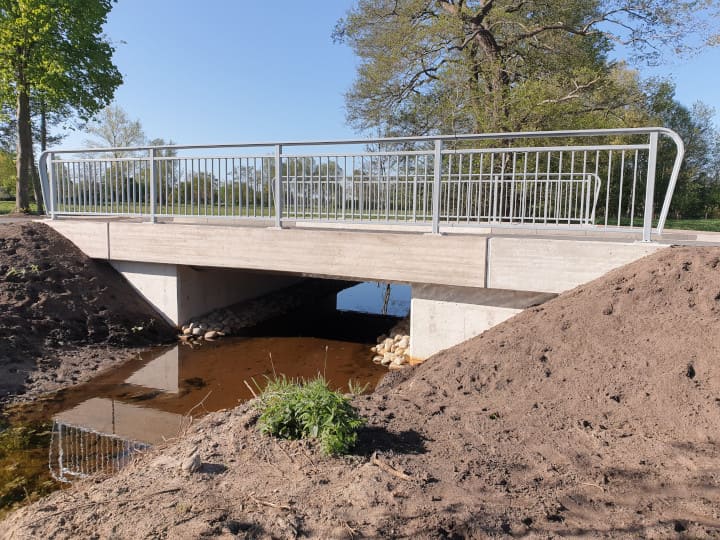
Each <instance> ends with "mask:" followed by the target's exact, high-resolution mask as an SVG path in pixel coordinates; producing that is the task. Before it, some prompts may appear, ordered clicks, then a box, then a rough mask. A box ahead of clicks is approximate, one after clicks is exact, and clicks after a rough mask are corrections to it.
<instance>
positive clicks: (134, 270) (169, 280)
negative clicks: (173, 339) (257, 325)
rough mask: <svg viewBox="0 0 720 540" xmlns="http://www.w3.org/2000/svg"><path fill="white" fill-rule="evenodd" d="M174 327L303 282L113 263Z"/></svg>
mask: <svg viewBox="0 0 720 540" xmlns="http://www.w3.org/2000/svg"><path fill="white" fill-rule="evenodd" d="M110 263H111V264H112V266H113V267H114V268H115V269H116V270H117V271H118V272H120V274H122V276H123V277H124V278H125V279H126V280H127V281H128V282H129V283H130V285H132V287H133V288H134V289H135V290H137V291H138V292H139V293H140V294H141V295H142V296H143V297H144V298H145V299H146V300H147V301H148V302H149V303H150V304H152V305H153V306H154V307H155V309H157V310H158V312H160V314H161V315H162V316H163V317H164V318H165V319H166V320H167V321H168V322H170V323H171V324H173V325H176V326H179V325H181V324H183V323H184V322H186V321H188V320H190V319H191V318H193V317H197V316H199V315H203V314H205V313H208V312H210V311H212V310H214V309H219V308H223V307H226V306H229V305H232V304H235V303H237V302H242V301H244V300H250V299H252V298H257V297H259V296H262V295H265V294H268V293H270V292H273V291H276V290H278V289H282V288H285V287H289V286H290V285H293V284H295V283H297V282H299V281H301V280H302V278H300V277H298V276H286V275H281V274H272V273H268V272H253V271H249V270H237V269H229V268H209V267H193V266H186V265H180V264H163V263H148V262H137V261H110Z"/></svg>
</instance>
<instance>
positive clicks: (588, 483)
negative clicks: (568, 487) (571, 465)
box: [580, 482, 605, 491]
mask: <svg viewBox="0 0 720 540" xmlns="http://www.w3.org/2000/svg"><path fill="white" fill-rule="evenodd" d="M580 485H581V486H590V487H595V488H598V489H599V490H600V491H605V488H604V487H602V486H599V485H597V484H591V483H590V482H580Z"/></svg>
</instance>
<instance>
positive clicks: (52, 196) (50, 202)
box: [40, 153, 57, 219]
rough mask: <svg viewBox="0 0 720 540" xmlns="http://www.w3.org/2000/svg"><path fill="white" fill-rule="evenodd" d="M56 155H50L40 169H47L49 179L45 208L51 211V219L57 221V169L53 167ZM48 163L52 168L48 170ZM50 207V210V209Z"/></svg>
mask: <svg viewBox="0 0 720 540" xmlns="http://www.w3.org/2000/svg"><path fill="white" fill-rule="evenodd" d="M54 157H55V154H52V153H51V154H48V156H47V159H46V160H45V163H41V164H40V168H42V167H43V166H44V167H45V170H46V174H47V177H48V191H49V193H48V200H47V201H45V208H47V209H48V210H49V211H50V219H57V217H56V216H55V167H54V166H53V158H54ZM48 163H50V167H49V168H48ZM48 207H49V208H48Z"/></svg>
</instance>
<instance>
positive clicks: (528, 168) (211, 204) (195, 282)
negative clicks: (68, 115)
mask: <svg viewBox="0 0 720 540" xmlns="http://www.w3.org/2000/svg"><path fill="white" fill-rule="evenodd" d="M660 137H668V138H669V139H670V140H672V141H673V142H675V151H674V155H672V156H666V155H663V154H662V152H660V151H659V148H660V145H659V144H658V141H659V138H660ZM359 145H362V146H363V148H361V149H360V150H358V149H357V147H358V146H359ZM321 147H322V149H323V151H322V152H321V151H319V150H318V148H321ZM263 148H265V149H266V150H268V149H269V150H270V151H269V152H268V151H265V152H262V151H258V150H262V149H263ZM288 148H291V149H293V150H294V151H293V152H291V153H288V152H287V149H288ZM663 148H664V147H663ZM228 152H231V154H228ZM88 156H89V157H88ZM682 157H683V146H682V141H680V139H679V137H677V135H676V134H675V133H673V132H671V131H669V130H666V129H662V128H648V129H628V130H599V131H572V132H543V133H512V134H507V133H505V134H490V135H468V136H452V137H428V138H401V139H376V140H371V141H365V140H363V141H315V142H308V143H294V142H293V143H256V144H250V145H223V146H219V147H206V146H203V147H187V146H174V147H147V148H129V149H128V148H125V149H92V150H87V149H85V150H80V151H69V150H68V151H50V152H46V153H44V154H43V155H42V157H41V177H42V180H43V182H42V183H43V190H44V194H45V198H46V207H47V208H48V213H49V214H50V217H51V218H52V219H51V220H49V221H48V223H49V224H50V225H51V226H52V227H54V228H55V229H56V230H57V231H59V232H60V233H61V234H63V235H65V236H66V237H68V238H69V239H70V240H71V241H73V242H74V243H75V244H76V245H78V246H79V247H80V248H81V249H82V250H83V251H84V252H85V253H86V254H87V255H89V256H90V257H94V258H98V259H104V260H108V261H110V262H111V264H112V265H113V266H114V267H115V268H116V269H117V270H118V271H120V272H121V273H122V274H123V275H124V276H125V277H126V278H127V279H128V281H129V282H130V283H131V284H132V285H133V286H134V287H135V288H136V289H137V290H138V291H140V292H141V293H142V294H143V295H144V296H145V297H146V298H147V299H148V300H149V301H150V302H151V303H152V304H153V305H154V306H155V307H156V308H157V309H158V310H159V311H160V312H161V313H163V314H164V315H165V317H166V318H167V319H168V320H169V321H171V322H173V323H174V324H181V323H182V322H185V321H186V320H188V319H189V318H191V317H193V316H197V315H200V314H203V313H206V312H208V311H210V310H212V309H215V308H219V307H223V306H225V305H229V304H232V303H235V302H238V301H241V300H243V299H249V298H253V297H257V296H260V295H262V294H265V293H267V292H270V291H272V290H277V289H279V288H282V287H285V286H288V285H290V284H292V283H294V282H295V281H297V280H298V279H301V278H302V277H305V276H314V277H322V278H328V279H344V280H355V281H369V280H373V281H383V282H395V283H408V284H411V285H412V305H411V336H412V340H411V341H412V355H413V356H415V357H418V358H424V357H427V356H429V355H431V354H433V353H434V352H436V351H438V350H441V349H443V348H446V347H449V346H451V345H454V344H456V343H459V342H461V341H463V340H465V339H468V338H470V337H472V336H474V335H477V334H479V333H481V332H482V331H484V330H485V329H487V328H489V327H491V326H493V325H495V324H497V323H499V322H501V321H503V320H505V319H507V318H508V317H510V316H512V315H514V314H515V313H518V312H519V311H521V310H522V309H524V308H526V307H528V306H531V305H536V304H539V303H542V302H543V301H545V300H547V299H549V298H552V297H553V296H554V295H556V294H557V293H560V292H563V291H565V290H568V289H570V288H573V287H575V286H577V285H579V284H582V283H585V282H587V281H589V280H592V279H594V278H596V277H599V276H601V275H603V274H604V273H606V272H608V271H609V270H612V269H613V268H616V267H618V266H621V265H624V264H627V263H629V262H632V261H634V260H636V259H638V258H640V257H643V256H645V255H647V254H649V253H652V252H654V251H656V250H658V249H662V248H663V247H665V246H667V245H668V244H669V243H670V242H677V241H703V240H706V241H707V240H710V241H714V240H715V239H714V238H710V237H707V238H705V237H702V236H698V235H697V234H693V233H687V234H674V235H669V234H667V233H666V232H665V231H664V224H665V218H666V217H667V212H668V209H669V205H670V201H671V198H672V192H673V189H674V185H675V181H676V179H677V174H678V171H679V167H680V163H681V161H682ZM658 160H663V163H667V162H669V163H671V164H672V166H671V170H670V171H669V177H668V178H665V179H660V180H662V183H661V184H659V185H662V186H663V187H664V188H665V189H664V192H663V193H659V194H656V193H655V186H656V183H659V182H658V179H656V168H657V167H656V165H657V163H658ZM668 160H669V161H668ZM655 216H657V217H658V219H657V221H655V220H654V217H655Z"/></svg>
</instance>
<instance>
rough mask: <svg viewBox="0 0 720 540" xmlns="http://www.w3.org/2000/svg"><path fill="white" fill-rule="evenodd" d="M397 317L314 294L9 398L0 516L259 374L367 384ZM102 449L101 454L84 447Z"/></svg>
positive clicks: (227, 400)
mask: <svg viewBox="0 0 720 540" xmlns="http://www.w3.org/2000/svg"><path fill="white" fill-rule="evenodd" d="M365 289H366V290H365V292H364V293H363V294H366V293H367V291H368V290H369V289H368V288H367V287H366V288H365ZM373 294H376V295H377V291H376V290H375V289H373ZM348 296H350V297H351V298H352V294H351V295H346V298H347V297H348ZM381 296H382V295H379V296H378V297H381ZM351 298H350V299H351ZM338 307H340V308H342V307H343V305H342V302H341V301H338ZM372 309H375V310H376V311H378V310H379V308H378V306H374V308H372ZM397 320H398V319H397V317H393V316H385V315H377V314H367V313H357V312H351V311H341V310H336V309H335V304H334V302H327V301H319V302H318V303H317V305H316V306H311V307H310V308H306V309H304V310H302V311H298V312H295V313H292V314H289V315H285V316H282V317H278V318H276V319H273V320H271V321H267V322H265V323H262V324H259V325H257V326H256V327H254V328H252V329H249V330H248V331H247V332H246V333H247V335H246V336H242V337H233V338H226V339H223V340H220V341H216V342H212V343H210V342H205V343H203V344H202V345H201V346H198V347H190V346H186V345H177V346H172V347H162V348H154V349H150V350H148V351H145V352H142V353H139V354H138V356H137V357H136V358H134V359H132V360H130V361H128V362H126V363H124V364H122V365H121V366H119V367H117V368H114V369H112V370H109V371H107V372H105V373H103V374H100V375H99V376H97V377H95V378H94V379H92V380H90V381H89V382H87V383H84V384H80V385H77V386H74V387H71V388H66V389H63V390H60V391H58V392H55V393H52V394H48V395H46V396H43V397H41V398H39V399H37V400H36V401H35V402H34V403H31V404H28V405H24V406H19V407H15V408H13V409H12V410H10V411H8V413H9V414H8V415H7V421H8V423H7V424H6V425H4V426H2V425H0V519H1V518H2V516H3V514H5V513H6V512H7V511H8V510H9V509H10V508H12V507H13V506H14V505H16V504H17V503H19V502H22V501H27V500H34V499H36V498H37V497H39V496H42V495H44V494H46V493H49V492H50V491H53V490H55V489H57V488H58V487H60V486H61V484H60V483H58V482H57V481H55V479H54V478H53V476H54V477H56V478H57V477H60V478H63V479H65V480H72V479H74V478H77V477H79V476H80V475H77V474H75V473H77V472H81V473H82V472H90V473H92V472H95V469H93V467H95V465H96V464H97V463H99V464H100V465H102V463H100V462H102V461H103V460H105V462H106V463H110V467H109V468H107V467H99V468H98V470H103V471H104V472H112V471H113V470H116V469H117V468H118V467H119V466H120V465H121V462H122V460H124V459H127V458H128V456H129V454H130V453H131V451H132V450H133V449H134V448H136V447H137V445H140V446H142V445H147V444H149V445H152V444H156V443H159V442H162V441H163V440H167V439H171V438H173V437H177V436H178V435H179V434H180V433H181V432H182V430H183V429H184V427H185V426H186V425H187V422H188V421H189V420H190V418H197V417H199V416H202V415H203V414H206V413H208V412H211V411H216V410H220V409H229V408H232V407H235V406H236V405H238V404H239V403H241V402H243V401H246V400H248V399H250V398H251V397H253V392H258V391H259V389H260V388H262V387H263V385H264V384H265V382H266V381H267V378H269V377H272V376H275V375H285V376H287V377H290V378H303V379H307V378H311V377H314V376H316V375H317V374H322V375H323V376H324V377H325V378H326V380H327V381H328V382H329V385H330V386H331V387H332V388H334V389H340V390H343V391H348V390H349V389H350V387H349V384H352V385H353V386H354V387H355V388H356V389H357V388H364V389H365V391H372V390H373V389H374V388H375V386H376V384H377V383H378V382H379V381H380V379H381V378H382V377H383V376H384V374H385V373H387V370H386V369H385V368H383V367H382V366H378V365H376V364H374V363H372V361H371V358H372V353H371V352H370V346H371V345H372V344H374V343H375V338H376V337H377V336H378V335H380V334H383V333H385V332H387V331H388V330H389V329H390V328H391V327H392V326H393V325H394V324H395V323H396V322H397ZM59 437H64V440H60V441H59V440H58V438H59ZM91 439H92V440H91ZM102 449H106V451H105V453H104V455H103V456H101V457H98V456H95V457H90V454H91V453H93V452H95V453H98V451H99V450H102ZM90 450H92V451H90ZM78 455H79V457H78ZM108 456H110V458H111V459H108ZM113 459H114V460H115V461H114V462H113ZM63 460H64V461H63ZM96 462H97V463H96ZM51 470H52V472H53V474H51V473H50V471H51Z"/></svg>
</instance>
